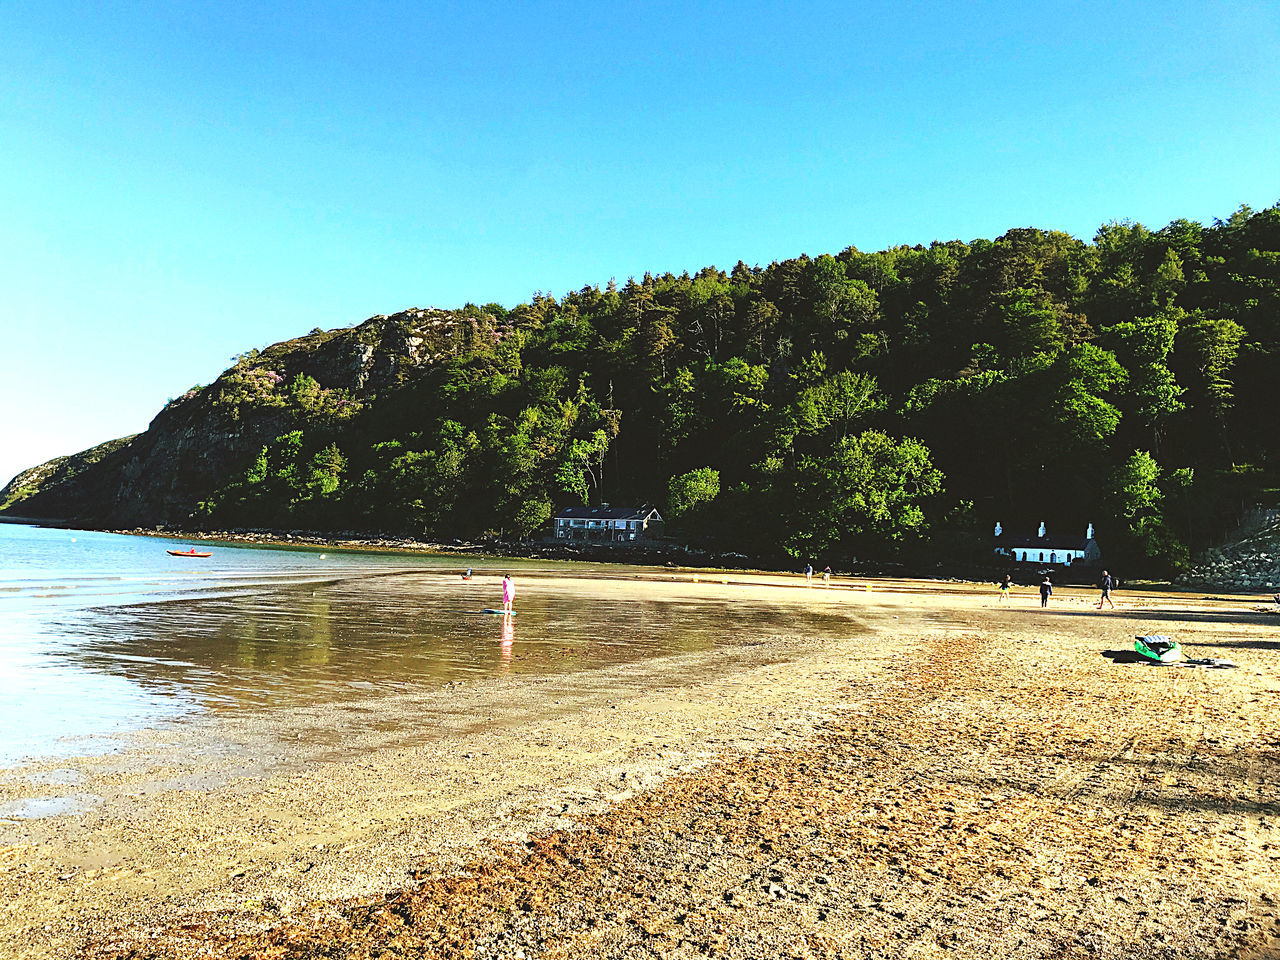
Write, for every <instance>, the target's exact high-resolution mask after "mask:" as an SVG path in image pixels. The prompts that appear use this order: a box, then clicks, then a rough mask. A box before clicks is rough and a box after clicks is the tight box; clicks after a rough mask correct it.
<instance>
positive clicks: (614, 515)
mask: <svg viewBox="0 0 1280 960" xmlns="http://www.w3.org/2000/svg"><path fill="white" fill-rule="evenodd" d="M661 524H662V517H661V516H660V515H659V514H658V511H657V510H656V509H655V508H653V507H610V506H600V507H566V508H565V509H563V510H561V511H560V512H559V513H557V514H556V517H555V520H554V521H553V526H554V528H555V534H556V539H557V540H586V541H589V542H594V543H630V542H632V541H635V540H644V539H645V538H646V537H652V536H654V535H655V534H656V533H657V530H658V527H659V526H660V525H661Z"/></svg>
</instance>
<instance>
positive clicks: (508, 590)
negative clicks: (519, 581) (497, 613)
mask: <svg viewBox="0 0 1280 960" xmlns="http://www.w3.org/2000/svg"><path fill="white" fill-rule="evenodd" d="M515 601H516V582H515V581H514V580H512V579H511V574H509V573H508V574H504V575H503V577H502V612H503V613H511V612H512V610H511V605H512V604H513V603H515Z"/></svg>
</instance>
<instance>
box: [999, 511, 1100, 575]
mask: <svg viewBox="0 0 1280 960" xmlns="http://www.w3.org/2000/svg"><path fill="white" fill-rule="evenodd" d="M992 543H993V547H992V550H993V552H994V553H995V555H996V557H997V558H999V559H1001V560H1007V561H1012V562H1013V563H1035V564H1053V565H1055V566H1060V567H1068V566H1071V565H1073V564H1079V565H1084V566H1094V565H1096V564H1098V563H1099V562H1100V561H1101V560H1102V552H1101V551H1100V550H1099V549H1098V543H1097V541H1096V540H1094V539H1093V524H1092V523H1091V524H1089V526H1088V528H1087V529H1086V530H1085V534H1084V536H1083V537H1071V536H1062V535H1060V534H1047V533H1045V525H1044V523H1043V521H1042V522H1041V523H1040V529H1039V530H1038V531H1037V532H1036V534H1035V536H1030V535H1025V536H1024V535H1019V534H1011V533H1005V532H1004V527H1003V526H1002V525H1001V524H1000V523H997V524H996V529H995V537H994V539H993V541H992Z"/></svg>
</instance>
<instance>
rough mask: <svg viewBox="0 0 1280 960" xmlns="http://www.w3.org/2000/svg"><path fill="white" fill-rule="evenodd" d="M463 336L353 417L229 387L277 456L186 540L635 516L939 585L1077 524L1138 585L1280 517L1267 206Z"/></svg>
mask: <svg viewBox="0 0 1280 960" xmlns="http://www.w3.org/2000/svg"><path fill="white" fill-rule="evenodd" d="M463 314H464V315H465V316H470V317H472V318H473V319H474V320H476V321H477V323H478V322H479V321H480V320H481V319H482V320H483V322H484V324H486V325H487V326H486V329H489V328H491V329H493V330H496V331H498V335H496V336H492V337H473V338H472V339H471V340H470V341H469V342H468V344H467V345H466V348H465V349H461V350H458V351H456V352H455V353H453V354H451V355H450V356H448V357H446V358H444V359H442V360H441V361H439V362H437V363H435V364H433V365H431V366H430V367H429V368H427V369H426V370H425V372H423V373H422V374H421V375H419V376H417V377H415V378H413V379H412V380H410V381H407V382H406V383H404V384H403V385H402V386H400V387H399V388H398V389H395V390H390V391H384V392H383V394H382V395H380V396H378V397H377V398H375V399H373V400H371V401H365V402H357V401H356V400H354V399H353V398H352V397H350V396H347V395H343V394H341V392H337V391H329V390H325V389H324V388H322V387H320V385H319V384H317V383H316V382H315V381H314V380H311V379H310V378H309V377H303V376H301V375H300V376H299V377H297V378H295V379H294V380H293V381H292V382H287V383H286V382H281V381H280V378H279V377H278V376H277V377H274V378H273V377H272V376H268V375H266V374H264V373H263V372H262V368H261V367H257V368H254V367H252V366H250V367H248V368H246V372H245V376H244V380H245V382H246V383H251V384H252V389H253V390H254V391H256V393H255V394H254V396H255V397H256V400H255V401H254V402H259V403H278V404H285V405H291V409H293V410H295V411H296V420H297V424H296V429H295V430H292V431H290V432H288V433H285V434H283V435H281V436H279V437H278V438H277V439H276V440H274V441H273V442H272V443H270V444H268V445H267V446H265V447H264V448H263V449H262V450H261V452H260V454H259V455H258V456H257V457H256V458H255V459H254V461H253V462H252V463H250V464H249V465H248V466H247V467H246V469H245V470H244V471H243V472H242V473H241V474H240V475H238V476H236V477H234V478H232V479H230V480H229V481H228V482H227V483H226V484H225V485H223V486H222V487H221V488H220V489H219V490H218V491H217V493H216V494H214V495H213V496H212V497H210V498H209V499H208V500H206V501H204V502H203V503H202V504H201V507H200V515H201V516H202V517H203V518H205V519H206V520H208V521H210V522H217V523H224V524H236V525H265V526H276V527H281V526H286V525H294V526H310V527H314V528H320V529H324V528H331V529H351V528H361V529H377V530H396V531H404V532H412V533H414V534H418V535H425V536H430V537H436V538H448V537H474V536H477V535H481V534H485V533H498V534H503V535H508V536H525V535H530V534H533V533H536V532H538V531H539V530H541V529H543V528H544V527H545V524H546V523H547V521H548V520H549V518H550V517H551V516H552V515H553V513H554V511H555V510H557V509H559V508H560V507H563V506H566V505H570V504H581V503H600V502H612V503H614V504H624V503H625V504H632V503H641V502H647V503H654V504H657V505H659V506H660V507H662V508H664V509H665V510H666V511H667V512H668V520H669V521H670V528H671V531H672V533H673V534H674V535H676V536H678V537H680V538H682V539H684V540H686V541H690V542H696V543H699V544H702V545H706V546H711V547H715V548H718V549H722V550H736V551H741V552H743V553H748V554H751V555H754V556H760V557H783V556H786V557H790V558H793V559H803V558H805V557H818V556H824V557H827V558H830V559H835V560H849V559H853V558H857V557H863V558H867V557H876V558H879V559H884V558H889V557H906V558H910V557H912V556H921V555H925V554H928V555H930V556H941V557H943V558H947V559H953V560H958V561H963V560H970V559H978V558H980V557H981V556H983V555H984V553H985V551H986V548H987V544H988V536H989V533H990V530H991V525H992V523H993V522H994V521H995V520H1000V521H1002V522H1003V523H1004V526H1005V528H1006V529H1007V530H1014V529H1018V528H1025V529H1031V528H1034V526H1035V524H1036V523H1037V522H1038V521H1040V520H1046V521H1047V522H1049V524H1050V528H1051V532H1064V533H1065V532H1083V530H1084V527H1085V525H1086V524H1087V523H1089V522H1092V523H1094V525H1095V528H1096V529H1097V531H1098V536H1099V539H1100V541H1101V542H1102V543H1103V546H1104V549H1105V550H1106V551H1107V554H1108V556H1111V557H1115V558H1116V560H1117V561H1123V562H1125V563H1127V564H1128V569H1130V570H1133V571H1139V570H1141V571H1143V572H1149V573H1152V574H1157V573H1172V572H1176V570H1177V569H1178V567H1179V566H1181V565H1182V564H1184V563H1185V562H1186V561H1187V559H1188V558H1189V556H1190V554H1191V552H1193V551H1195V550H1197V549H1200V548H1201V547H1203V546H1205V545H1208V544H1210V543H1212V542H1214V541H1215V539H1217V538H1220V537H1222V536H1224V535H1225V534H1226V533H1227V532H1228V531H1229V530H1230V529H1231V528H1232V526H1233V524H1234V523H1235V521H1236V519H1237V518H1238V517H1239V515H1240V513H1241V511H1242V510H1244V509H1246V508H1248V507H1249V506H1251V505H1252V504H1253V503H1255V502H1258V501H1271V502H1274V500H1275V499H1276V473H1275V470H1276V453H1277V448H1278V446H1280V435H1278V433H1277V431H1276V429H1275V424H1274V415H1275V411H1276V410H1277V409H1278V408H1280V404H1278V401H1280V376H1278V374H1280V366H1278V365H1277V351H1280V206H1274V207H1270V208H1267V209H1265V210H1261V211H1253V210H1251V209H1249V208H1248V207H1241V208H1240V209H1239V210H1237V211H1236V212H1235V213H1233V214H1232V215H1231V216H1230V217H1228V218H1227V219H1226V220H1218V221H1214V222H1213V223H1212V224H1210V225H1203V224H1200V223H1197V222H1194V221H1189V220H1177V221H1174V222H1173V223H1170V224H1169V225H1167V226H1165V227H1163V228H1162V229H1159V230H1151V229H1148V228H1147V227H1144V226H1142V225H1141V224H1135V223H1109V224H1106V225H1104V226H1103V227H1101V228H1100V229H1099V230H1098V231H1097V233H1096V235H1095V236H1094V237H1093V238H1092V240H1091V241H1090V242H1085V241H1082V240H1079V239H1076V238H1075V237H1072V236H1070V235H1068V234H1066V233H1062V232H1058V231H1051V230H1049V231H1046V230H1040V229H1033V228H1020V229H1015V230H1010V231H1008V232H1007V233H1005V234H1004V235H1003V236H1001V237H999V238H998V239H995V240H974V241H972V242H969V243H963V242H959V241H948V242H935V243H932V244H929V245H928V246H899V247H892V248H890V249H887V250H882V251H879V252H875V253H863V252H861V251H859V250H857V249H855V248H852V247H850V248H848V249H846V250H843V251H841V252H840V253H837V254H834V255H830V254H824V255H821V256H818V257H813V258H811V257H809V256H801V257H797V258H795V259H791V260H785V261H781V262H776V263H771V264H769V265H768V266H767V267H759V266H755V267H749V266H747V265H746V264H744V263H741V262H740V263H738V264H737V265H736V266H734V267H733V269H732V270H730V271H728V272H725V271H723V270H720V269H716V268H715V267H706V268H704V269H702V270H699V271H698V272H697V273H695V274H692V275H690V274H681V275H679V276H676V275H673V274H663V275H660V276H655V275H648V274H646V275H645V276H644V277H642V278H639V279H634V278H633V279H631V280H628V281H627V282H626V283H625V284H624V285H622V286H618V285H617V284H615V283H613V282H610V283H608V284H606V285H604V286H588V287H584V288H582V289H581V290H576V291H572V292H569V293H566V294H564V295H563V296H559V297H556V296H551V295H547V294H538V295H535V296H534V297H533V298H532V299H531V300H530V301H529V302H527V303H522V304H520V305H518V306H516V307H514V308H511V309H506V308H504V307H501V306H499V305H497V304H486V305H485V306H483V307H478V306H471V305H469V306H468V307H467V308H466V309H465V310H464V311H463ZM246 389H248V388H246Z"/></svg>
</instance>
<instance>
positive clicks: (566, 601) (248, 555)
mask: <svg viewBox="0 0 1280 960" xmlns="http://www.w3.org/2000/svg"><path fill="white" fill-rule="evenodd" d="M186 545H187V544H186V543H184V542H182V541H178V542H175V541H171V540H158V539H155V538H150V537H130V536H123V535H117V534H104V533H88V532H83V531H68V530H49V529H41V528H36V527H28V526H18V525H12V524H0V692H2V695H0V766H12V765H13V764H15V763H18V762H21V761H23V760H29V759H40V758H50V757H61V756H78V755H85V754H93V753H102V752H107V751H110V750H112V749H115V748H117V747H119V746H121V745H122V743H123V742H124V739H125V738H126V737H127V735H128V734H129V733H130V732H133V731H137V730H139V729H142V728H147V727H154V726H157V725H163V724H167V723H174V722H181V721H182V720H183V719H184V718H190V717H193V716H196V715H208V714H210V713H217V712H228V711H243V710H263V709H265V710H270V709H272V708H273V707H291V706H297V705H307V704H315V703H326V702H332V701H336V700H349V699H351V698H353V697H356V698H358V697H361V696H373V695H377V694H380V693H384V692H388V691H393V690H397V689H404V688H408V687H410V686H414V685H421V684H442V683H445V682H448V681H450V680H455V679H462V678H475V677H484V676H494V675H500V674H504V673H521V672H523V673H545V672H556V671H566V670H581V669H590V668H595V667H600V666H607V665H611V664H617V663H622V662H628V661H634V660H637V659H640V658H644V657H649V656H655V655H662V654H670V653H679V652H685V651H693V650H700V649H705V648H707V647H710V646H713V645H715V644H717V643H722V642H736V639H737V638H738V637H740V636H743V635H750V636H760V635H769V634H783V633H785V634H796V633H806V632H822V633H830V632H841V633H847V632H849V631H850V630H852V629H854V627H853V625H852V623H851V621H850V620H849V619H848V617H847V616H838V615H835V614H832V613H829V612H822V611H817V610H815V611H812V612H807V613H797V611H796V610H794V609H785V610H783V609H779V608H777V607H773V606H770V605H765V604H751V603H745V602H737V601H735V600H734V599H733V598H732V595H731V594H729V593H726V594H724V595H722V596H710V597H696V598H690V599H687V600H684V601H681V600H662V601H656V600H641V599H636V598H635V597H634V596H630V595H628V591H627V590H626V589H625V588H619V586H618V584H617V582H616V580H617V578H619V577H622V578H625V577H628V576H631V575H634V573H635V572H636V571H635V570H633V569H629V568H625V567H608V568H602V567H599V566H592V565H589V564H567V563H556V562H549V561H548V562H538V561H523V562H522V561H505V560H504V561H483V562H482V561H480V560H475V561H471V562H472V565H474V566H475V568H476V577H475V579H473V580H470V581H463V580H461V578H460V577H459V575H458V574H459V571H460V570H461V569H462V568H463V567H464V566H465V565H467V563H468V558H461V559H460V558H458V557H454V556H422V555H408V554H370V553H359V552H341V551H334V550H332V549H311V550H296V549H266V548H261V547H256V546H254V547H246V546H238V545H230V544H227V545H213V546H211V547H210V545H208V544H201V546H202V547H203V548H206V549H212V550H213V553H214V556H213V557H211V558H210V559H208V560H193V559H183V558H177V557H170V556H168V555H167V554H166V553H165V550H166V549H181V548H183V547H185V546H186ZM506 571H510V572H512V573H513V574H515V575H516V577H517V580H518V583H519V593H518V597H517V606H518V613H517V616H515V617H514V618H507V617H501V616H491V615H486V614H484V613H482V612H481V611H482V610H483V609H484V608H486V607H489V606H492V605H493V604H494V603H496V602H498V599H499V597H500V596H501V588H500V586H499V580H500V577H501V574H502V573H503V572H506ZM649 575H659V576H661V575H663V573H662V572H661V571H649ZM574 576H581V577H582V579H577V580H573V581H569V582H570V583H571V584H572V586H571V587H566V581H565V580H564V579H563V578H564V577H574ZM552 577H554V579H551V578H552ZM568 590H571V591H572V592H567V591H568Z"/></svg>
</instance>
